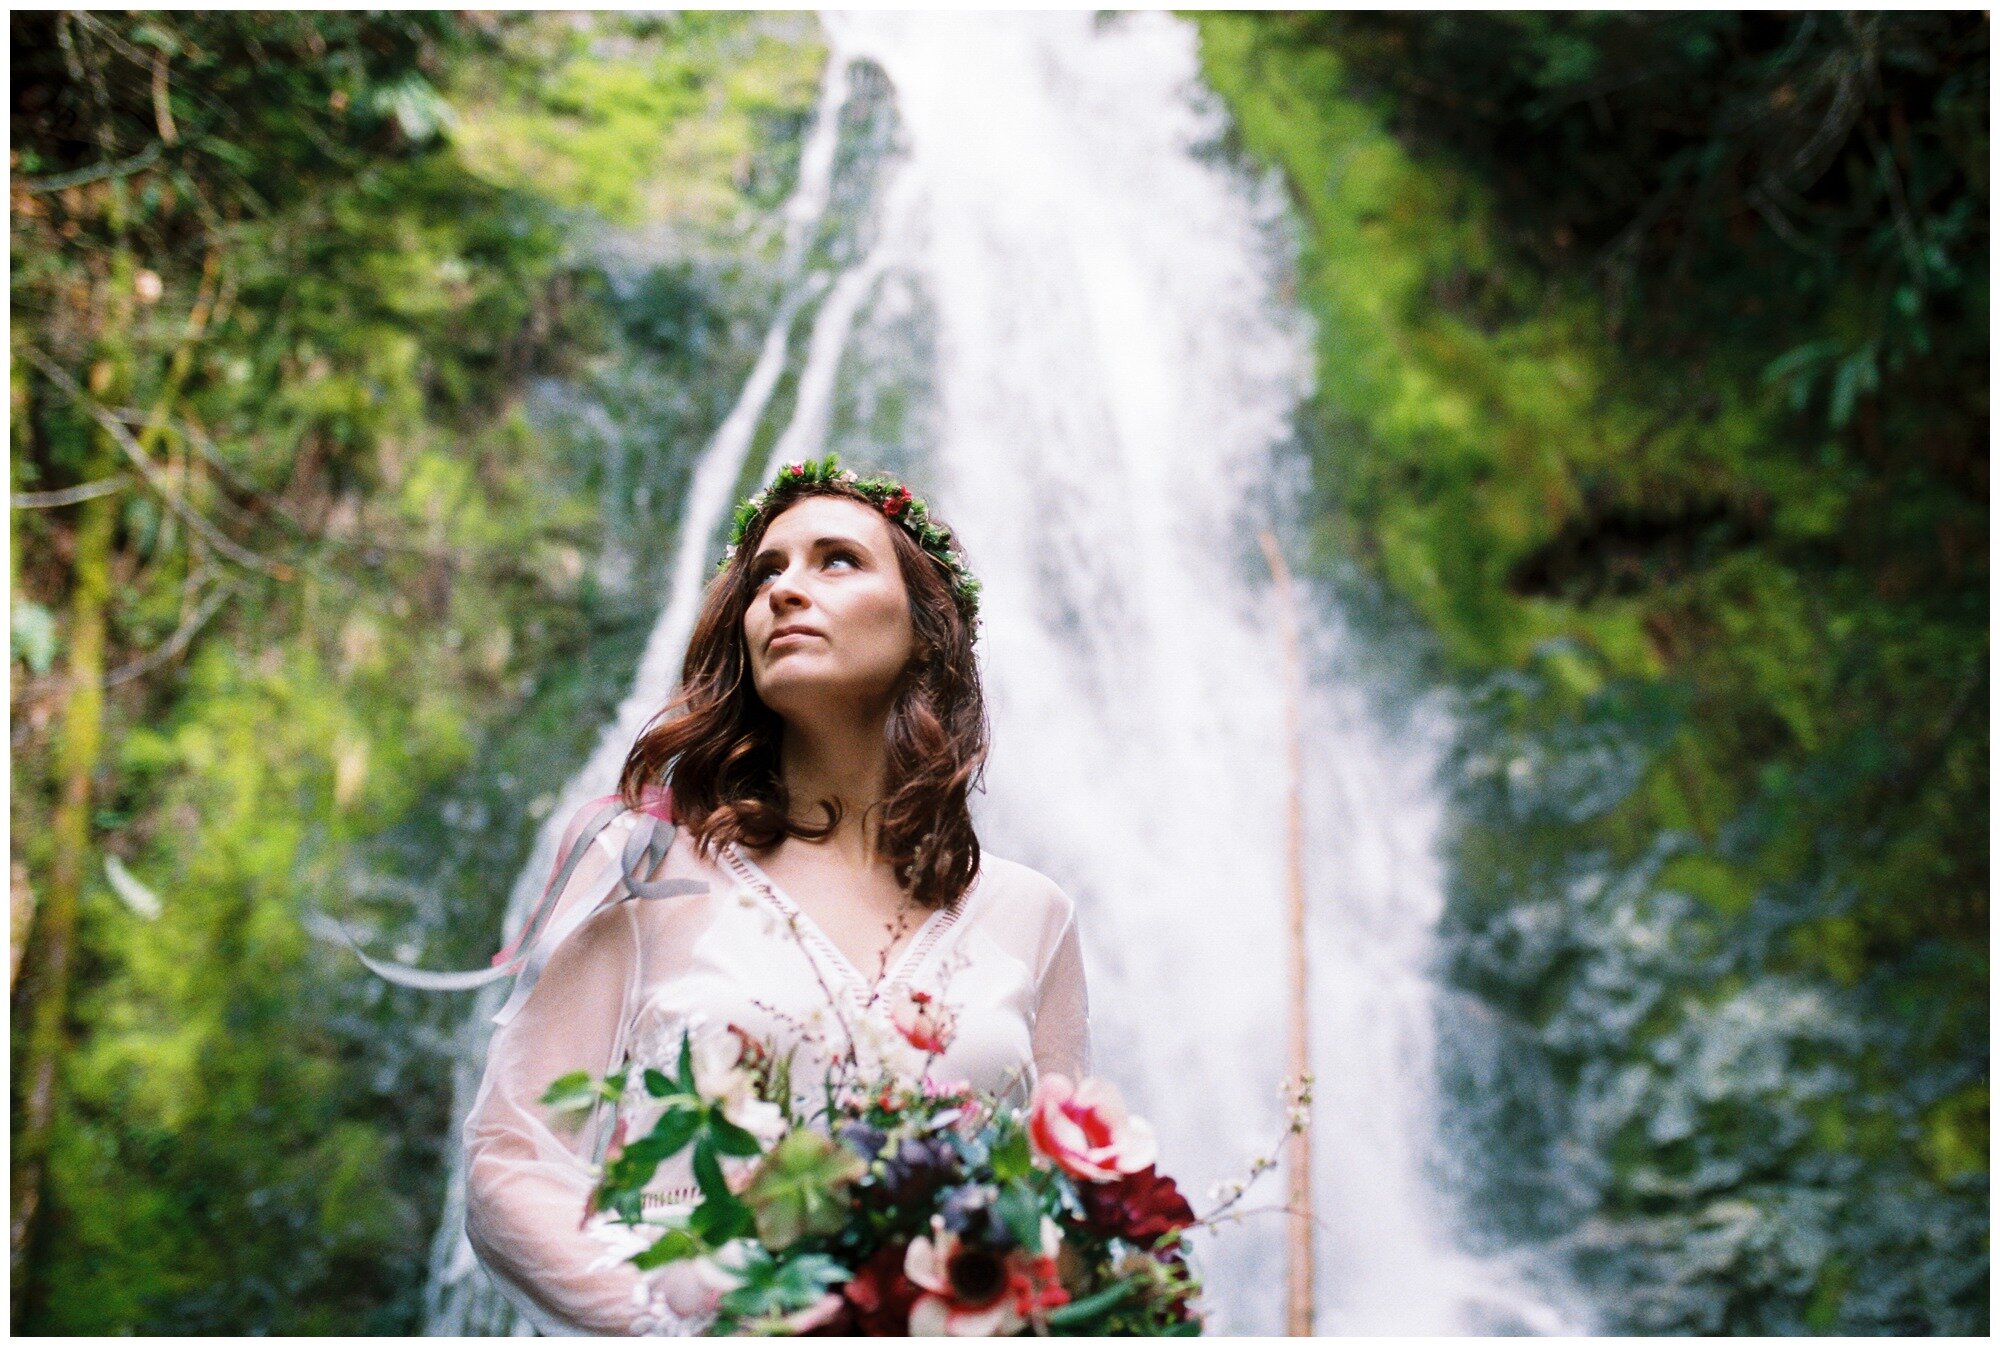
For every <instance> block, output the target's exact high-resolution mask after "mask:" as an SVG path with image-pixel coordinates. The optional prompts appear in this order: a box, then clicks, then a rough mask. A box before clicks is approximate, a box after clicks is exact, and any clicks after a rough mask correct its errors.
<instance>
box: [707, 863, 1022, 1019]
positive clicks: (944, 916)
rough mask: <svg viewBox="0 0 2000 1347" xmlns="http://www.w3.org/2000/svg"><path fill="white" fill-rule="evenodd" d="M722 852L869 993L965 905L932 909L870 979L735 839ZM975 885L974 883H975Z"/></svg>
mask: <svg viewBox="0 0 2000 1347" xmlns="http://www.w3.org/2000/svg"><path fill="white" fill-rule="evenodd" d="M723 854H724V855H725V856H726V857H727V858H728V859H729V860H730V861H731V862H732V863H734V865H735V866H736V867H737V870H738V878H740V879H744V880H746V881H747V882H748V883H749V886H750V888H751V890H752V891H753V892H754V893H756V894H757V895H758V896H759V897H761V898H763V899H764V900H765V901H766V902H768V903H769V904H770V905H771V906H772V907H773V908H775V909H777V912H778V915H779V916H780V917H783V918H785V919H787V920H790V921H794V922H796V923H797V927H798V930H799V932H800V934H801V935H803V936H804V937H805V939H806V940H807V942H808V943H811V944H814V945H818V946H819V947H820V948H821V949H822V950H823V951H824V952H825V953H827V954H828V955H830V956H832V959H833V962H834V963H835V964H837V965H838V966H839V967H840V970H841V971H842V972H843V973H844V974H846V975H847V976H848V977H849V978H852V979H853V980H854V983H855V984H856V985H857V986H859V987H860V988H861V990H862V991H864V992H868V993H870V994H871V995H872V994H874V993H877V992H880V991H884V990H886V989H888V988H890V987H893V986H894V985H895V984H896V982H897V981H898V980H899V979H900V978H901V977H902V976H903V975H904V974H905V973H906V972H907V971H909V970H910V969H912V968H914V967H915V966H916V962H915V961H916V960H917V959H919V958H921V957H922V955H923V954H924V953H927V952H928V949H927V946H929V945H930V944H932V943H935V940H936V938H937V935H938V934H939V933H940V932H941V931H942V930H943V929H944V928H945V927H947V926H949V925H951V923H952V922H954V921H956V920H957V919H958V914H959V913H960V912H961V911H963V910H964V908H965V898H964V897H961V898H960V899H959V901H958V903H957V905H956V906H954V907H951V908H938V909H937V910H935V911H933V912H932V913H931V914H930V916H928V917H926V918H925V919H924V921H923V922H922V924H920V925H919V926H918V927H917V929H916V931H915V932H913V933H912V934H911V936H910V937H909V939H907V940H905V941H904V942H903V943H902V945H901V947H900V948H899V949H898V950H897V951H896V953H895V955H894V957H893V958H891V960H890V961H889V964H888V966H887V967H886V968H884V969H883V971H882V976H881V978H880V979H879V980H876V979H871V978H870V977H868V975H867V974H865V973H863V972H862V971H861V969H860V968H859V967H857V966H856V964H855V962H854V960H853V959H851V958H849V957H848V954H847V951H846V950H844V949H842V948H841V947H840V946H839V945H838V944H837V943H835V941H834V939H833V937H832V936H830V935H828V934H827V933H826V932H825V931H824V930H823V929H821V927H820V924H819V923H818V922H816V921H814V920H813V917H812V914H811V913H810V912H808V911H806V910H805V909H804V908H803V907H800V906H799V905H798V903H797V902H796V901H795V900H794V899H793V898H792V896H791V895H790V894H788V893H786V892H785V891H784V890H783V889H782V888H780V887H779V886H778V882H777V881H776V880H774V879H772V878H771V876H769V875H768V874H766V873H764V867H763V866H761V865H759V864H757V862H755V861H753V860H751V859H750V858H749V857H748V856H746V855H745V854H744V853H743V849H742V848H741V847H739V846H737V845H736V844H735V843H734V842H729V843H726V844H725V845H724V847H723ZM982 878H983V875H982ZM974 887H977V884H976V883H975V885H974ZM966 896H967V897H969V896H970V895H969V894H968V895H966Z"/></svg>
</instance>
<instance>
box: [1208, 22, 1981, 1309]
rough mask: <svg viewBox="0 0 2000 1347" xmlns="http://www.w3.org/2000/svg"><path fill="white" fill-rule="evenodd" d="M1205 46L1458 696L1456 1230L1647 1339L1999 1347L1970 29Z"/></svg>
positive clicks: (1379, 505)
mask: <svg viewBox="0 0 2000 1347" xmlns="http://www.w3.org/2000/svg"><path fill="white" fill-rule="evenodd" d="M1200 22H1201V31H1202V42H1203V58H1204V63H1205V66H1206V69H1207V71H1208V73H1209V75H1210V78H1211V80H1212V82H1213V83H1214V85H1215V86H1216V88H1217V89H1218V91H1219V92H1220V93H1221V94H1222V95H1223V96H1224V98H1225V99H1226V100H1227V101H1228V102H1229V104H1230V106H1231V108H1232V110H1233V111H1234V113H1235V114H1236V125H1237V130H1238V134H1239V135H1240V137H1241V139H1242V142H1243V144H1244V146H1245V148H1247V149H1248V150H1249V151H1250V152H1252V153H1253V154H1255V155H1257V156H1259V157H1261V158H1263V159H1266V160H1268V161H1270V162H1273V163H1275V164H1277V165H1278V166H1279V167H1281V168H1282V169H1283V171H1284V173H1285V175H1286V179H1287V181H1288V182H1289V184H1290V186H1291V188H1292V190H1293V193H1294V196H1295V198H1296V200H1297V202H1298V204H1299V207H1300V211H1301V214H1302V215H1303V217H1304V219H1305V222H1306V225H1307V237H1306V246H1305V250H1304V255H1303V257H1302V259H1301V284H1300V292H1301V298H1302V299H1303V300H1304V301H1305V303H1306V304H1307V305H1308V306H1309V307H1310V308H1311V310H1312V311H1313V312H1314V314H1315V315H1316V317H1317V318H1318V319H1319V333H1320V337H1319V375H1320V384H1319V391H1318V394H1317V397H1316V399H1315V402H1314V404H1313V407H1312V409H1311V415H1310V417H1309V418H1308V420H1307V424H1306V426H1305V427H1304V432H1305V438H1306V439H1307V442H1308V444H1309V446H1310V448H1311V450H1312V452H1313V454H1314V458H1315V472H1314V491H1315V493H1316V494H1315V500H1314V509H1313V511H1312V517H1313V518H1314V520H1315V523H1314V534H1313V543H1314V547H1315V551H1316V554H1317V558H1318V560H1319V561H1320V563H1321V564H1322V565H1323V566H1324V567H1325V568H1327V569H1329V570H1333V571H1336V572H1338V571H1339V570H1340V568H1341V567H1343V566H1346V565H1347V564H1349V563H1350V562H1351V561H1354V562H1359V563H1360V564H1361V566H1362V567H1363V568H1364V570H1363V574H1362V577H1361V578H1360V579H1359V580H1357V581H1356V582H1354V583H1353V584H1352V585H1351V586H1350V587H1351V588H1354V589H1356V590H1357V592H1359V593H1364V594H1367V595H1370V596H1377V595H1380V596H1386V598H1385V599H1384V600H1383V602H1382V603H1381V606H1382V607H1383V608H1384V610H1385V611H1390V612H1393V611H1394V610H1395V609H1396V607H1397V606H1398V605H1400V606H1401V608H1402V609H1403V611H1404V612H1406V613H1407V614H1408V617H1409V618H1410V619H1414V621H1415V622H1416V623H1418V624H1420V625H1421V627H1422V628H1423V630H1424V631H1425V633H1426V639H1427V641H1428V642H1429V649H1430V650H1431V651H1433V652H1434V653H1435V657H1436V658H1435V660H1434V663H1435V665H1436V666H1437V667H1438V669H1439V671H1440V672H1442V673H1445V674H1447V675H1448V676H1449V677H1450V678H1451V679H1452V680H1453V682H1454V683H1455V685H1456V686H1457V688H1458V689H1459V690H1460V693H1461V696H1460V702H1461V706H1462V709H1463V712H1464V715H1463V717H1462V727H1461V732H1460V735H1459V740H1458V747H1457V751H1456V754H1455V756H1454V757H1453V759H1452V760H1451V762H1450V764H1449V771H1448V775H1447V782H1448V784H1449V785H1450V787H1451V789H1452V791H1453V794H1454V796H1455V806H1456V807H1455V809H1454V811H1453V819H1454V828H1453V833H1452V836H1451V838H1450V845H1451V854H1452V893H1451V901H1450V904H1449V908H1448V914H1447V919H1446V925H1445V934H1446V936H1447V939H1448V942H1449V944H1448V948H1449V949H1450V951H1451V957H1450V968H1451V973H1452V976H1453V977H1454V979H1455V980H1456V981H1457V982H1458V983H1459V984H1460V985H1461V986H1463V987H1464V988H1465V989H1466V990H1468V991H1470V992H1472V993H1474V994H1475V995H1476V996H1477V997H1478V998H1479V1000H1480V1002H1482V1003H1483V1006H1484V1008H1485V1010H1484V1013H1482V1014H1479V1015H1474V1016H1467V1017H1465V1018H1464V1019H1462V1020H1457V1021H1455V1022H1454V1027H1453V1032H1452V1034H1451V1035H1448V1039H1447V1041H1448V1042H1449V1043H1450V1044H1451V1045H1452V1047H1453V1048H1454V1050H1455V1052H1456V1054H1457V1055H1456V1056H1455V1058H1454V1060H1453V1061H1452V1062H1450V1063H1449V1064H1448V1065H1449V1070H1450V1075H1451V1079H1452V1083H1453V1086H1454V1092H1455V1094H1456V1095H1457V1097H1458V1098H1459V1099H1460V1101H1461V1104H1460V1112H1459V1114H1458V1123H1457V1125H1458V1126H1459V1127H1461V1128H1462V1129H1463V1135H1462V1136H1461V1137H1460V1138H1459V1142H1460V1145H1461V1146H1462V1148H1463V1149H1464V1150H1465V1151H1466V1152H1467V1153H1471V1154H1490V1155H1493V1156H1494V1157H1496V1158H1495V1159H1494V1160H1493V1161H1492V1163H1491V1164H1490V1165H1485V1166H1480V1167H1478V1168H1477V1169H1476V1170H1474V1171H1471V1172H1468V1173H1466V1174H1464V1175H1463V1176H1462V1178H1463V1181H1464V1185H1465V1186H1466V1188H1467V1189H1468V1192H1467V1196H1466V1206H1467V1210H1468V1219H1469V1220H1472V1221H1474V1222H1475V1223H1476V1224H1477V1225H1479V1226H1480V1227H1482V1233H1485V1234H1487V1235H1488V1236H1489V1237H1491V1238H1493V1239H1496V1240H1502V1241H1506V1242H1519V1241H1524V1240H1525V1241H1530V1242H1542V1243H1544V1244H1545V1245H1546V1247H1548V1248H1549V1249H1551V1250H1552V1251H1554V1252H1556V1253H1558V1254H1560V1255H1561V1256H1562V1257H1563V1258H1564V1259H1565V1260H1566V1261H1567V1262H1568V1264H1569V1266H1570V1267H1571V1268H1572V1269H1573V1270H1575V1271H1576V1272H1577V1273H1578V1274H1579V1275H1581V1276H1582V1277H1583V1278H1584V1279H1585V1281H1586V1284H1587V1285H1589V1286H1591V1287H1592V1288H1594V1289H1595V1290H1596V1291H1597V1292H1598V1294H1597V1295H1596V1297H1595V1299H1596V1301H1597V1303H1599V1304H1600V1305H1603V1306H1604V1307H1606V1313H1607V1315H1608V1316H1609V1322H1610V1323H1611V1324H1612V1325H1613V1326H1614V1327H1616V1328H1617V1329H1618V1331H1639V1332H1656V1333H1668V1332H1724V1331H1752V1332H1800V1331H1818V1332H1940V1331H1957V1332H1981V1331H1983V1330H1984V1326H1985V1294H1986V1293H1985V1286H1986V1278H1987V1261H1988V1260H1987V1251H1986V1250H1987V1226H1986V1218H1985V1214H1984V1204H1985V1200H1986V1196H1985V1195H1986V1166H1985V1162H1984V1159H1983V1156H1984V1147H1985V1143H1986V1137H1985V1132H1984V1125H1983V1122H1975V1121H1973V1120H1974V1119H1976V1118H1978V1117H1979V1115H1978V1114H1977V1112H1976V1110H1975V1109H1973V1108H1972V1107H1971V1106H1969V1105H1968V1104H1967V1103H1966V1101H1967V1100H1969V1099H1972V1098H1974V1097H1977V1096H1976V1091H1978V1090H1980V1089H1983V1087H1984V1083H1985V1080H1986V1075H1987V1057H1988V1044H1987V1030H1986V1024H1985V1013H1984V1006H1985V1001H1986V980H1987V971H1988V961H1987V951H1986V931H1987V885H1986V864H1987V855H1988V845H1987V838H1986V826H1987V824H1986V803H1985V799H1986V759H1987V740H1988V723H1987V714H1986V694H1987V681H1986V676H1987V670H1986V658H1987V644H1986V623H1987V615H1986V605H1985V589H1986V585H1987V576H1986V558H1985V550H1984V545H1983V542H1982V541H1980V540H1981V539H1983V538H1984V535H1985V532H1986V500H1985V467H1984V464H1985V458H1984V448H1983V444H1984V439H1985V434H1986V431H1985V417H1986V383H1985V373H1984V367H1985V361H1986V333H1985V327H1986V282H1985V277H1986V271H1985V252H1986V214H1985V211H1986V206H1985V200H1986V180H1985V172H1984V161H1985V153H1986V151H1985V130H1984V118H1985V113H1984V109H1985V97H1986V94H1985V86H1986V39H1985V24H1984V21H1983V19H1981V18H1980V17H1979V16H1932V15H1869V16H1857V17H1833V16H1812V15H1783V16H1766V15H1747V14H1744V15H1739V14H1735V13H1722V14H1705V15H1678V14H1558V15H1519V14H1502V13H1494V14H1434V15H1433V14H1427V15H1402V14H1397V15H1386V14H1385V15H1374V14H1359V13H1353V14H1347V13H1342V14H1313V15H1269V16H1250V15H1209V16H1203V17H1202V19H1201V21H1200ZM1760 192H1761V193H1762V195H1761V196H1759V195H1758V193H1760ZM1912 241H1915V242H1916V244H1917V246H1916V247H1915V248H1914V249H1912V248H1911V247H1909V246H1908V245H1909V244H1910V243H1911V242H1912ZM1947 1120H1952V1121H1947ZM1962 1123H1972V1128H1971V1130H1970V1131H1967V1132H1964V1133H1961V1132H1960V1131H1959V1127H1960V1125H1961V1124H1962ZM1974 1154H1977V1155H1979V1156H1980V1157H1982V1158H1980V1159H1979V1160H1976V1161H1975V1160H1973V1159H1971V1157H1972V1156H1973V1155H1974ZM1488 1228H1490V1229H1488ZM1954 1250H1955V1251H1956V1252H1955V1253H1954V1252H1952V1251H1954Z"/></svg>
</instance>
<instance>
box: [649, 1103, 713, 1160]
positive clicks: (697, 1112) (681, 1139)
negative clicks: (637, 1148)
mask: <svg viewBox="0 0 2000 1347" xmlns="http://www.w3.org/2000/svg"><path fill="white" fill-rule="evenodd" d="M701 1119H702V1110H701V1109H698V1108H685V1107H679V1106H676V1107H670V1108H668V1109H667V1111H666V1112H665V1113H662V1114H661V1115H660V1120H659V1121H658V1122H656V1123H654V1124H653V1130H652V1131H651V1132H649V1133H647V1134H646V1135H647V1139H648V1140H655V1141H658V1142H659V1143H660V1144H661V1145H662V1146H664V1147H665V1148H666V1150H665V1152H664V1153H663V1154H662V1155H661V1157H660V1158H661V1159H665V1158H666V1157H667V1156H670V1155H679V1154H680V1153H681V1151H682V1150H684V1149H686V1147H687V1144H688V1143H689V1142H690V1141H693V1140H694V1137H695V1133H697V1132H699V1131H700V1130H701Z"/></svg>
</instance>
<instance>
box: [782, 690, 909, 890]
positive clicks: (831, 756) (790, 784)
mask: <svg viewBox="0 0 2000 1347" xmlns="http://www.w3.org/2000/svg"><path fill="white" fill-rule="evenodd" d="M886 728H887V718H886V716H883V717H861V718H856V719H851V720H839V721H822V722H818V723H815V724H813V725H809V726H800V725H794V724H791V723H787V724H786V726H785V732H784V737H783V740H782V742H781V743H780V745H779V749H778V775H779V778H780V779H781V780H783V782H784V783H785V791H786V794H787V797H788V798H789V799H790V801H791V811H792V816H793V817H794V818H798V819H801V820H806V819H812V820H814V821H817V816H818V815H819V813H820V810H819V808H818V804H819V801H821V800H838V801H839V802H840V807H841V819H840V826H839V827H838V828H836V829H834V831H833V832H831V833H829V834H828V835H827V836H826V837H825V838H823V839H822V840H820V841H818V842H814V843H811V844H810V845H813V846H816V847H828V848H831V849H832V850H833V851H834V852H835V853H836V854H838V855H839V856H841V857H843V858H844V859H846V860H847V861H849V862H850V863H852V864H853V865H854V866H855V867H856V868H857V869H871V868H873V867H874V866H875V864H876V863H877V861H878V859H879V858H878V856H877V853H876V850H875V843H876V833H877V827H876V820H874V819H873V818H869V817H867V814H868V810H869V809H870V808H871V807H872V806H873V805H874V804H875V803H876V802H877V801H878V800H880V799H881V798H882V796H883V794H884V792H885V790H886V788H887V786H886V783H887V779H888V761H887V752H886V750H885V748H884V746H883V732H884V730H885V729H886ZM790 840H791V841H794V842H797V841H800V840H802V839H798V838H792V839H790Z"/></svg>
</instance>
